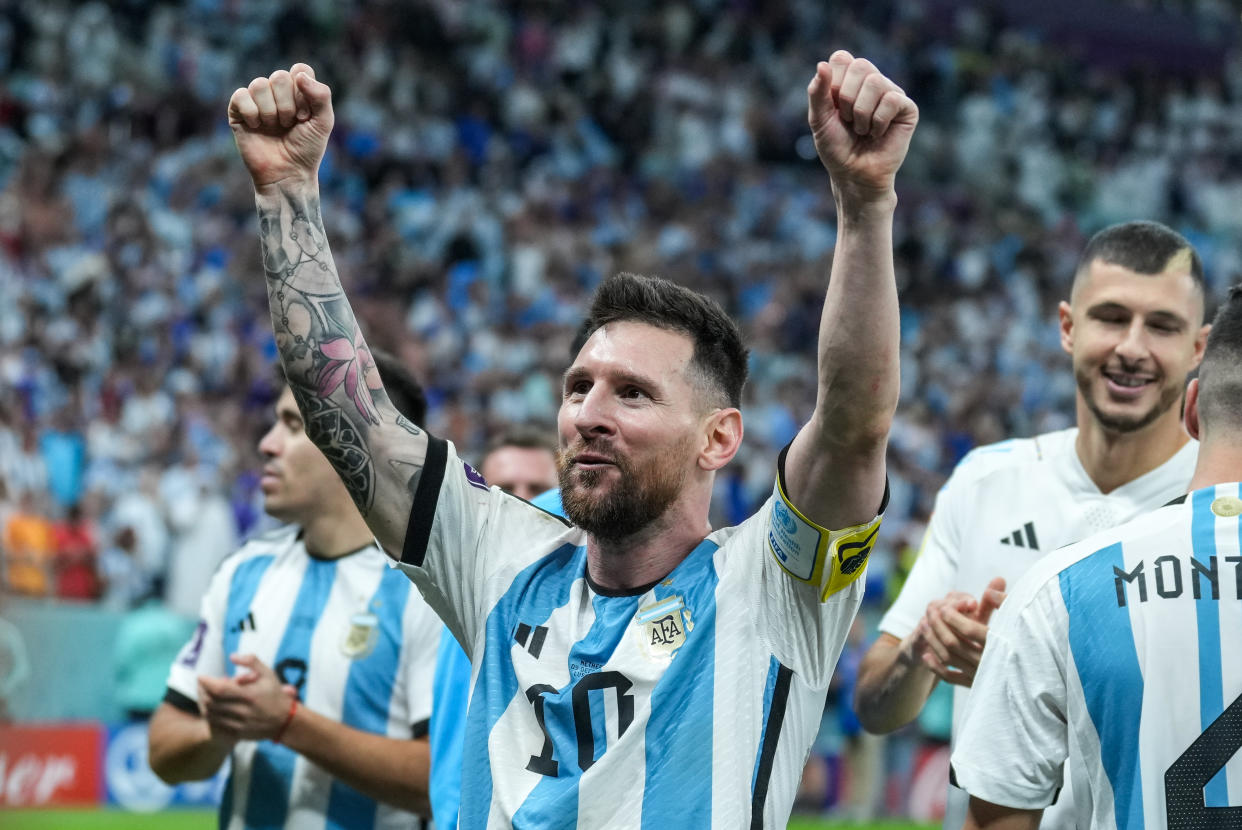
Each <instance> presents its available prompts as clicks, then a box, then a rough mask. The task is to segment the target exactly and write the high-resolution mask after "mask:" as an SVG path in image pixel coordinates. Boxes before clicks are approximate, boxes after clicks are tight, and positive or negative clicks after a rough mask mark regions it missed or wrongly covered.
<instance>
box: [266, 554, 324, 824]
mask: <svg viewBox="0 0 1242 830" xmlns="http://www.w3.org/2000/svg"><path fill="white" fill-rule="evenodd" d="M335 578H336V561H335V560H332V561H324V560H322V559H311V558H309V557H307V564H306V574H305V575H304V576H303V577H302V586H301V588H299V589H298V597H297V599H296V600H295V601H294V603H293V611H292V613H291V614H290V615H289V622H288V623H287V624H286V625H285V633H284V635H283V636H282V637H281V640H280V648H278V649H277V650H276V658H275V662H274V663H273V666H272V667H273V668H275V669H277V670H278V672H279V669H280V667H281V666H282V664H285V663H286V662H287V661H301V662H302V664H303V665H304V667H305V668H304V671H303V672H302V673H301V677H294V676H292V675H290V674H286V675H285V676H284V677H283V679H284V680H285V682H287V683H292V684H293V685H295V686H297V687H298V695H299V697H300V696H301V693H302V689H303V687H304V686H305V685H306V678H307V676H308V675H309V674H310V669H311V666H310V644H311V637H312V636H313V635H314V633H315V626H316V624H318V622H319V618H320V617H321V616H323V608H324V605H325V604H327V601H328V594H330V593H331V591H332V582H333V580H334V579H335ZM296 761H297V755H296V754H295V753H294V752H293V751H292V750H290V749H289V748H288V747H286V746H284V745H282V744H275V743H272V742H271V741H262V742H260V743H259V745H258V746H257V747H255V753H254V760H253V763H252V768H251V772H250V791H249V796H248V797H247V799H246V827H247V828H254V830H260V828H262V830H266V829H267V828H273V830H274V829H275V828H283V827H284V825H285V819H286V817H287V815H288V812H289V788H290V785H291V784H292V781H293V766H294V763H295V762H296Z"/></svg>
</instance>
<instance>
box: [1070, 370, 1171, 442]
mask: <svg viewBox="0 0 1242 830" xmlns="http://www.w3.org/2000/svg"><path fill="white" fill-rule="evenodd" d="M1094 377H1095V373H1094V372H1089V371H1087V370H1085V369H1084V370H1079V371H1076V372H1074V380H1075V381H1077V383H1078V391H1079V392H1080V393H1081V394H1082V399H1083V400H1084V401H1086V403H1087V409H1089V410H1091V414H1092V415H1093V416H1095V420H1096V421H1097V422H1099V424H1100V426H1102V427H1104V429H1106V430H1108V431H1109V432H1116V433H1121V434H1126V433H1131V432H1138V431H1139V430H1140V429H1143V428H1144V427H1146V426H1148V425H1150V424H1152V423H1153V422H1154V421H1155V420H1156V419H1157V418H1159V417H1160V416H1161V415H1163V414H1164V413H1166V412H1168V411H1169V410H1170V409H1172V408H1173V404H1175V403H1177V402H1178V401H1179V400H1181V398H1182V389H1181V388H1180V387H1178V386H1174V385H1170V386H1166V387H1165V388H1163V389H1161V390H1160V397H1159V398H1157V399H1156V402H1155V403H1154V404H1152V407H1151V409H1149V410H1147V411H1146V412H1140V413H1138V414H1135V415H1117V414H1113V413H1109V412H1105V411H1104V410H1103V409H1102V408H1101V407H1100V405H1099V404H1098V403H1096V401H1095V397H1094V396H1093V395H1092V394H1091V389H1092V386H1093V383H1092V380H1093V378H1094Z"/></svg>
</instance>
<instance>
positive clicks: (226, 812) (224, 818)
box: [216, 767, 233, 830]
mask: <svg viewBox="0 0 1242 830" xmlns="http://www.w3.org/2000/svg"><path fill="white" fill-rule="evenodd" d="M232 819H233V767H229V780H228V781H226V782H225V784H224V795H223V796H221V798H220V813H219V819H218V821H217V822H216V827H218V828H219V830H225V828H227V827H228V826H229V822H230V821H232Z"/></svg>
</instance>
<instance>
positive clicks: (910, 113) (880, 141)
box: [806, 50, 919, 201]
mask: <svg viewBox="0 0 1242 830" xmlns="http://www.w3.org/2000/svg"><path fill="white" fill-rule="evenodd" d="M806 92H807V99H808V101H809V105H810V106H809V111H808V114H807V121H808V122H809V123H810V125H811V134H812V136H813V137H814V138H815V149H816V151H817V152H818V153H819V159H820V161H822V162H823V163H824V167H826V168H827V169H828V173H829V174H830V175H831V177H832V186H833V189H834V190H835V191H836V192H837V193H838V195H839V196H842V197H845V198H861V199H864V200H869V201H872V200H876V199H880V198H885V197H888V196H890V195H891V194H892V192H893V180H894V179H895V178H896V176H897V170H898V168H900V167H901V163H902V161H903V160H904V159H905V157H906V151H907V150H909V149H910V137H911V136H912V135H914V126H915V125H916V124H917V123H918V121H919V108H918V107H917V106H915V104H914V102H913V101H911V100H910V99H909V98H908V97H907V96H906V94H905V92H903V91H902V90H901V87H899V86H897V84H895V83H893V82H892V81H890V80H889V79H888V78H886V77H884V75H883V74H881V73H880V70H878V69H876V68H875V65H874V64H872V63H871V61H869V60H866V59H864V58H855V57H854V56H853V55H851V54H850V53H849V52H846V51H843V50H839V51H837V52H834V53H833V54H832V57H831V58H829V59H828V61H827V62H826V63H825V62H824V61H820V63H819V64H818V65H817V66H816V67H815V77H814V78H812V79H811V83H810V85H809V86H807V90H806Z"/></svg>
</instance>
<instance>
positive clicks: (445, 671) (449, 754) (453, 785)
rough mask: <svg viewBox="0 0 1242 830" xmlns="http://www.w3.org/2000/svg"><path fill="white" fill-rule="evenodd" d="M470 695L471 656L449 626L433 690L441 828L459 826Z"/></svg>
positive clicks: (434, 787) (435, 796)
mask: <svg viewBox="0 0 1242 830" xmlns="http://www.w3.org/2000/svg"><path fill="white" fill-rule="evenodd" d="M469 697H470V658H469V657H467V656H466V652H464V651H462V648H461V646H459V645H458V644H457V640H455V639H454V638H453V635H452V634H450V633H449V630H448V629H447V628H444V629H442V630H441V632H440V648H439V651H438V652H437V654H436V674H435V681H434V686H433V690H432V707H431V726H430V734H429V735H428V737H429V738H430V739H431V781H430V783H429V784H428V790H429V792H428V797H429V798H430V800H431V813H432V817H433V818H434V819H435V822H436V827H437V828H439V830H456V829H457V808H458V805H459V804H461V752H462V742H463V741H464V740H465V736H466V700H467V698H469Z"/></svg>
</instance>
